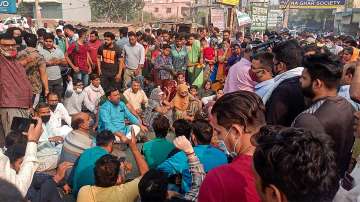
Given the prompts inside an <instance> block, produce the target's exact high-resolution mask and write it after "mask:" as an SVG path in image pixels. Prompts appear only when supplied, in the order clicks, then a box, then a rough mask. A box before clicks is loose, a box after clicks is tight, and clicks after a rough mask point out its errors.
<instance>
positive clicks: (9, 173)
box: [0, 142, 39, 197]
mask: <svg viewBox="0 0 360 202" xmlns="http://www.w3.org/2000/svg"><path fill="white" fill-rule="evenodd" d="M36 150H37V145H36V143H34V142H28V143H27V146H26V152H25V156H24V160H23V162H22V164H21V166H20V170H19V173H18V174H16V172H15V170H13V169H12V168H11V167H10V160H9V158H8V157H7V156H5V155H4V154H3V153H2V152H0V178H1V179H4V180H6V181H8V182H10V183H12V184H14V185H15V186H16V187H17V188H18V189H19V191H20V192H21V194H22V195H23V196H24V197H25V195H26V193H27V191H28V189H29V187H30V185H31V182H32V179H33V176H34V173H35V171H36V169H37V168H38V165H39V163H38V160H37V157H36Z"/></svg>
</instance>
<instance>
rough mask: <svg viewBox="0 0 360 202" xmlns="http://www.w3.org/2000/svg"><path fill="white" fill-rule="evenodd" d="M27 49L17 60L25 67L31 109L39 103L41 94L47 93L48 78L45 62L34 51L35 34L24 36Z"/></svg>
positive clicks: (36, 51) (37, 52)
mask: <svg viewBox="0 0 360 202" xmlns="http://www.w3.org/2000/svg"><path fill="white" fill-rule="evenodd" d="M24 40H25V42H26V45H27V48H25V50H23V51H21V52H19V54H18V56H17V60H18V61H19V63H20V64H22V65H23V66H24V67H25V70H26V74H27V76H28V78H29V81H30V83H31V87H32V92H33V109H35V107H36V105H37V104H38V103H39V100H40V95H41V92H42V91H43V90H44V95H45V96H47V94H48V93H49V85H48V76H47V73H46V62H45V59H44V57H43V56H42V55H40V54H39V51H38V50H37V49H36V45H37V37H36V35H35V34H30V33H27V34H26V35H25V36H24Z"/></svg>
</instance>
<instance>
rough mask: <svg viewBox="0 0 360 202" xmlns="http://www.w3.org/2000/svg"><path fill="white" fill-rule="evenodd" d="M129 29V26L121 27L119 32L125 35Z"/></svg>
mask: <svg viewBox="0 0 360 202" xmlns="http://www.w3.org/2000/svg"><path fill="white" fill-rule="evenodd" d="M128 31H129V29H128V28H127V27H120V28H119V32H120V34H122V35H123V36H127V33H128Z"/></svg>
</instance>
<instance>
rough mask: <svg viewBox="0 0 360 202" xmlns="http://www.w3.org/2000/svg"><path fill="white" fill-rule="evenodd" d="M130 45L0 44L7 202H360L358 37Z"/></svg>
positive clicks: (18, 34)
mask: <svg viewBox="0 0 360 202" xmlns="http://www.w3.org/2000/svg"><path fill="white" fill-rule="evenodd" d="M118 34H119V38H116V35H117V33H112V32H105V33H104V34H103V35H101V36H99V33H98V32H97V31H96V30H88V29H86V28H84V27H74V26H73V25H71V24H61V26H59V27H58V28H57V29H56V30H54V32H51V31H50V30H49V29H44V28H40V29H38V30H37V31H36V33H29V32H26V31H24V30H22V29H20V28H17V27H12V28H9V29H8V30H7V31H6V33H4V34H1V35H0V53H1V54H0V119H1V121H0V144H1V147H2V148H3V149H2V150H1V152H0V187H1V189H0V201H12V202H15V201H32V202H42V201H55V202H56V201H64V195H67V196H68V197H70V198H71V197H72V198H73V199H75V200H77V201H79V202H85V201H86V202H88V201H93V202H96V201H99V202H100V201H121V202H125V201H126V202H127V201H129V202H131V201H142V202H162V201H164V202H165V201H199V202H219V201H223V202H226V201H228V202H231V201H244V202H256V201H269V202H270V201H277V202H285V201H298V202H309V201H319V202H327V201H335V202H344V201H349V202H350V201H360V191H359V190H360V189H359V185H358V184H359V183H360V170H359V166H360V164H358V163H357V161H356V158H354V157H353V153H352V152H353V150H354V148H355V147H356V143H355V138H356V137H357V136H359V135H360V122H359V119H360V113H358V110H359V109H360V105H359V103H360V69H359V68H360V62H359V61H360V60H359V53H360V50H359V49H358V48H359V47H360V44H358V42H357V41H356V40H354V39H353V38H352V37H351V36H337V37H334V36H324V37H322V36H316V35H313V34H311V33H303V34H300V35H299V36H297V37H293V36H291V35H290V34H288V33H281V34H280V35H281V40H279V36H276V40H274V35H275V33H270V32H266V33H265V34H263V35H256V34H255V35H247V34H244V33H242V32H234V31H233V30H224V31H222V32H220V30H219V29H218V28H216V27H212V26H211V27H208V28H199V29H198V30H197V32H196V33H177V32H175V31H173V30H172V31H168V30H160V29H159V30H151V29H145V30H144V31H143V32H142V31H138V32H132V31H129V30H128V28H126V27H122V28H120V29H119V33H118ZM232 36H234V37H232ZM259 47H262V48H259ZM19 118H20V119H21V118H22V119H21V120H22V121H23V122H22V123H23V124H20V125H27V127H25V129H24V127H20V126H19V124H18V125H16V124H14V123H15V121H13V120H19ZM25 122H26V123H27V124H25ZM119 151H120V152H119ZM127 152H128V154H127V155H126V153H127ZM130 159H134V161H135V163H136V166H137V168H136V169H133V166H132V165H131V163H130V161H131V160H130ZM129 173H135V175H136V176H135V177H129V176H130V175H129ZM65 198H66V197H65Z"/></svg>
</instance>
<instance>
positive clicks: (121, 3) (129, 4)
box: [90, 0, 144, 22]
mask: <svg viewBox="0 0 360 202" xmlns="http://www.w3.org/2000/svg"><path fill="white" fill-rule="evenodd" d="M90 6H91V10H92V13H93V14H94V17H95V18H96V19H99V18H100V19H105V20H107V21H110V22H112V21H118V20H121V19H122V20H127V19H131V18H133V17H134V14H135V13H136V12H137V11H139V10H141V9H142V8H143V7H144V1H143V0H90Z"/></svg>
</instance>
